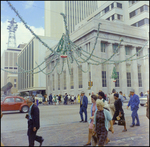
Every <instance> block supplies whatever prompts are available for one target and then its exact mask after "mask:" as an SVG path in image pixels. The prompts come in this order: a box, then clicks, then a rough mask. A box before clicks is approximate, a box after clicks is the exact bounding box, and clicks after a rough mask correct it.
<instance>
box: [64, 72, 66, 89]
mask: <svg viewBox="0 0 150 147" xmlns="http://www.w3.org/2000/svg"><path fill="white" fill-rule="evenodd" d="M65 89H66V71H64V90H65Z"/></svg>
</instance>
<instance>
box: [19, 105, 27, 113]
mask: <svg viewBox="0 0 150 147" xmlns="http://www.w3.org/2000/svg"><path fill="white" fill-rule="evenodd" d="M28 111H29V107H28V106H23V107H22V108H21V112H22V113H27V112H28Z"/></svg>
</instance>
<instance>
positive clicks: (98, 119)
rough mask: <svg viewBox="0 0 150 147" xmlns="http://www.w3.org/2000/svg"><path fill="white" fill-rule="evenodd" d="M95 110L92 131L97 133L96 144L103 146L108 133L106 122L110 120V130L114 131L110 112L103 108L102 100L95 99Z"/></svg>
mask: <svg viewBox="0 0 150 147" xmlns="http://www.w3.org/2000/svg"><path fill="white" fill-rule="evenodd" d="M96 106H97V109H98V110H97V111H95V113H94V122H93V132H94V133H96V134H97V142H98V146H104V144H105V141H106V139H107V135H108V122H110V128H111V132H112V133H114V129H113V122H112V117H111V114H110V112H109V111H108V110H106V109H104V102H103V100H102V99H101V100H100V99H97V100H96Z"/></svg>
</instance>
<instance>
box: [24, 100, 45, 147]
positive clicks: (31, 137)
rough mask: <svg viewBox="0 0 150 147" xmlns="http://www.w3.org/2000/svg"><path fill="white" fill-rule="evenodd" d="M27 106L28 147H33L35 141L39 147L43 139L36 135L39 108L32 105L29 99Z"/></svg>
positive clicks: (38, 124) (38, 122)
mask: <svg viewBox="0 0 150 147" xmlns="http://www.w3.org/2000/svg"><path fill="white" fill-rule="evenodd" d="M27 105H28V106H29V113H28V114H27V115H26V118H27V119H28V132H27V135H28V141H29V146H34V141H35V140H36V141H37V142H39V143H40V146H41V145H42V143H43V141H44V139H43V138H42V137H41V136H37V135H36V133H37V131H38V129H39V128H40V118H39V116H40V115H39V108H38V107H37V106H36V105H35V104H33V102H32V99H31V98H28V99H27Z"/></svg>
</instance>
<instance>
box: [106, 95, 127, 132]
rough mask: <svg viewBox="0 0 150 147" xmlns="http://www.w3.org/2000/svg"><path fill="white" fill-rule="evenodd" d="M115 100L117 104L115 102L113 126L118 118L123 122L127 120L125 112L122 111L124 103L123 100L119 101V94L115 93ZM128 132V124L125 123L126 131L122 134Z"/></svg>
mask: <svg viewBox="0 0 150 147" xmlns="http://www.w3.org/2000/svg"><path fill="white" fill-rule="evenodd" d="M114 98H115V102H114V105H115V114H114V116H113V119H112V120H113V125H114V124H115V120H117V117H118V116H119V118H120V119H121V120H125V117H124V111H123V109H122V102H121V99H119V94H117V93H115V94H114ZM109 131H111V128H110V129H109ZM126 131H127V128H126V122H125V125H124V130H123V131H122V132H126Z"/></svg>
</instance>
